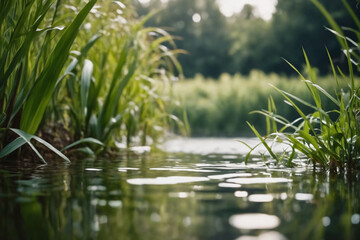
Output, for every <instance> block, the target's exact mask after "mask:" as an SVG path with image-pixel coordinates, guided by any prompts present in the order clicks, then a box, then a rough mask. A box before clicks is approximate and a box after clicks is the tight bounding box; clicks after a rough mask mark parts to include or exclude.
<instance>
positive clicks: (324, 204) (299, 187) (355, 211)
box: [0, 153, 360, 240]
mask: <svg viewBox="0 0 360 240" xmlns="http://www.w3.org/2000/svg"><path fill="white" fill-rule="evenodd" d="M0 169H1V170H0V184H1V185H0V186H1V188H0V212H1V215H0V239H161V240H162V239H239V240H246V239H261V240H263V239H280V240H281V239H359V236H360V204H359V197H360V191H359V190H360V187H359V178H360V174H355V175H354V176H352V178H351V179H350V180H349V179H348V178H347V177H346V176H345V177H344V176H342V177H337V178H334V177H331V176H330V175H329V174H328V173H324V172H321V171H315V172H314V171H313V170H312V169H307V168H306V167H305V165H304V164H301V163H300V167H298V168H295V169H289V168H284V167H275V166H274V165H273V163H271V161H269V162H265V163H264V162H263V161H262V160H260V159H259V158H254V159H253V160H252V161H251V162H250V163H249V164H248V165H245V164H244V163H243V156H242V155H241V154H240V155H233V154H232V155H229V154H206V155H196V154H175V153H173V154H169V155H139V156H131V157H127V158H124V159H119V160H104V159H98V160H86V159H84V160H81V159H80V160H76V161H73V162H72V163H71V164H65V163H58V164H56V165H54V164H50V165H47V166H33V165H29V166H25V167H19V166H17V165H16V164H13V165H7V166H3V165H0Z"/></svg>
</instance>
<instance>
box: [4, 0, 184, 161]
mask: <svg viewBox="0 0 360 240" xmlns="http://www.w3.org/2000/svg"><path fill="white" fill-rule="evenodd" d="M153 14H155V13H151V14H149V15H148V16H146V17H143V18H141V19H140V18H138V17H137V15H136V12H135V10H134V8H133V7H132V2H131V1H121V2H120V1H102V0H90V1H87V3H85V2H81V1H77V0H67V1H61V0H18V1H2V2H1V4H0V32H1V35H0V59H1V60H0V93H1V94H0V157H6V156H8V155H9V154H11V153H12V152H14V151H15V150H18V149H20V148H21V147H22V146H24V145H25V144H26V145H27V146H29V147H30V149H31V150H34V149H35V148H36V147H37V145H36V144H37V143H41V144H42V145H44V146H45V147H46V148H48V149H50V150H51V151H52V152H53V153H55V154H56V155H59V156H61V157H63V158H64V159H65V160H68V159H67V158H66V157H64V155H63V154H59V153H60V152H58V151H57V150H56V151H54V150H55V148H54V147H53V146H52V145H51V144H54V145H56V147H57V148H58V149H60V148H61V149H62V150H63V151H68V150H69V149H74V148H79V147H81V149H80V150H81V151H83V152H86V153H89V154H96V153H98V152H105V151H110V150H114V149H115V150H116V151H120V149H119V146H121V148H122V147H123V146H125V147H126V146H128V147H129V146H131V145H134V144H135V145H146V144H151V143H154V142H156V140H157V139H158V138H159V137H160V136H162V135H163V134H164V132H166V131H167V130H168V129H169V128H170V125H171V124H172V123H173V122H174V121H175V122H176V123H177V124H178V125H179V126H180V127H181V124H182V123H181V121H180V120H179V119H177V118H175V117H173V116H172V115H171V114H169V113H168V111H167V105H168V103H169V102H171V101H172V99H171V91H170V88H171V84H170V82H171V81H172V79H173V78H174V76H175V72H177V73H180V75H181V67H180V65H179V63H178V62H177V60H176V55H177V54H178V53H179V52H180V51H179V50H176V49H175V47H176V46H175V44H174V42H173V39H172V36H170V35H169V34H168V33H167V32H166V31H164V30H162V29H160V28H151V27H148V28H145V27H144V23H145V22H146V21H147V20H148V19H149V18H150V17H151V16H152V15H153ZM165 45H166V46H167V47H166V46H165ZM39 136H41V137H42V138H43V139H41V138H39ZM32 140H36V142H31V141H32ZM43 140H47V141H48V142H45V141H43ZM58 140H59V142H60V143H59V144H55V141H58ZM34 144H35V145H34ZM116 151H115V152H116ZM20 152H21V151H20ZM33 152H34V153H35V155H34V156H38V157H39V158H40V159H41V160H42V161H45V160H44V158H43V157H42V156H41V154H40V153H39V152H38V151H35V150H34V151H33ZM23 155H24V154H23Z"/></svg>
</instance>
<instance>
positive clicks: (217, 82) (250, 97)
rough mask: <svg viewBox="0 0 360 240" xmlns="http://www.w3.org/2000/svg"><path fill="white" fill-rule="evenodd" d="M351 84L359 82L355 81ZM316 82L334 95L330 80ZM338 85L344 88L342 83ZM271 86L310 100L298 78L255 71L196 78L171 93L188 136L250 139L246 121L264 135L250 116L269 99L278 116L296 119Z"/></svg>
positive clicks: (329, 105) (258, 120)
mask: <svg viewBox="0 0 360 240" xmlns="http://www.w3.org/2000/svg"><path fill="white" fill-rule="evenodd" d="M312 71H316V70H315V69H313V70H312ZM355 81H356V82H359V79H355ZM318 82H319V84H321V85H324V86H325V89H326V90H327V91H328V92H330V93H332V94H335V90H336V87H337V85H336V82H335V81H332V77H331V76H326V77H319V78H318ZM341 84H342V86H344V87H345V84H344V83H341ZM271 85H273V86H276V87H277V88H279V89H284V90H285V91H287V92H289V93H291V94H294V95H296V96H301V97H302V99H304V100H305V101H311V99H312V96H311V94H310V93H309V92H308V90H307V87H306V85H304V84H302V82H301V80H300V79H299V78H298V77H287V76H284V75H278V74H265V73H263V72H261V71H256V70H253V71H252V72H251V73H250V74H249V75H248V76H242V75H240V74H236V75H229V74H222V75H221V76H220V77H219V78H218V79H211V78H204V77H203V76H201V75H197V76H196V77H195V78H192V79H186V80H185V81H180V82H176V83H175V84H174V88H173V91H174V96H175V97H176V98H177V99H179V100H180V101H181V102H182V103H183V105H184V108H185V110H186V113H187V119H188V122H189V126H190V128H191V134H192V136H201V137H209V136H210V137H216V136H218V137H239V136H252V131H251V129H249V127H248V125H247V124H246V122H247V121H248V122H251V123H252V124H254V125H255V126H256V128H257V129H258V130H259V132H261V133H262V134H264V135H265V134H266V120H265V119H263V118H261V117H259V115H256V114H251V112H252V111H255V110H258V109H267V108H268V103H267V98H268V97H269V96H270V95H271V96H272V99H273V101H274V103H275V104H276V106H277V111H278V114H279V115H282V116H284V117H286V118H287V119H289V120H291V121H293V120H295V119H296V118H297V113H296V110H295V109H294V108H292V107H290V106H289V105H287V104H285V103H284V99H283V98H282V96H281V95H280V94H278V92H277V91H276V90H275V89H274V88H273V87H271ZM322 104H323V106H324V108H325V109H331V108H332V107H333V106H334V103H333V102H332V101H330V100H329V99H326V98H324V97H322ZM173 109H174V110H173V113H174V114H175V115H177V116H178V117H182V116H183V110H182V109H181V108H177V107H174V108H173ZM304 111H305V112H307V113H310V111H311V108H309V107H306V109H305V110H304Z"/></svg>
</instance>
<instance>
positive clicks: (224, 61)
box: [137, 0, 359, 78]
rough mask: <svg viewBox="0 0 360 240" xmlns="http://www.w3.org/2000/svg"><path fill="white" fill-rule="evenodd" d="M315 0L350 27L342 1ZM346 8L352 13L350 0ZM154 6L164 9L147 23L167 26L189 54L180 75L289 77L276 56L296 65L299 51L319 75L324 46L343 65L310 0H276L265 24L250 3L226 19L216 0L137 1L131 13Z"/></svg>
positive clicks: (182, 59)
mask: <svg viewBox="0 0 360 240" xmlns="http://www.w3.org/2000/svg"><path fill="white" fill-rule="evenodd" d="M320 2H321V3H322V4H323V5H324V7H325V8H326V9H327V10H328V11H329V12H330V13H331V15H332V16H333V17H334V18H335V20H336V21H337V22H338V23H339V25H340V26H348V27H352V26H354V22H353V21H352V20H351V17H350V16H349V15H348V14H347V12H346V9H344V7H343V4H342V1H326V0H322V1H320ZM349 4H350V5H351V7H352V8H353V9H356V7H355V6H356V1H355V0H351V1H349ZM160 6H162V7H163V8H164V10H163V11H161V12H160V13H159V14H158V15H157V16H156V17H155V18H153V19H152V20H151V21H149V23H148V24H149V25H154V26H161V27H168V28H169V30H170V31H171V33H172V34H173V35H175V36H178V37H179V40H177V41H176V44H177V45H178V47H179V48H181V49H185V50H186V51H188V52H189V54H188V55H181V56H179V61H180V62H181V64H182V65H183V66H184V73H185V76H186V77H194V76H195V74H196V73H201V74H203V75H204V76H205V77H212V78H217V77H218V76H219V75H220V74H221V73H223V72H228V73H231V74H234V73H241V74H248V73H250V71H251V70H252V69H258V70H261V71H263V72H265V73H271V72H275V73H286V74H293V73H294V72H293V71H292V69H290V68H289V67H288V65H287V64H286V63H284V61H282V59H281V58H285V59H287V60H289V61H290V62H291V63H293V64H294V65H295V66H299V67H301V66H302V64H303V55H302V51H301V48H302V47H304V48H305V49H306V50H307V51H308V52H309V58H310V60H311V62H312V63H313V66H314V67H315V68H317V69H319V71H320V73H322V74H326V73H329V72H330V71H331V69H330V68H329V66H328V57H327V55H326V52H325V53H324V51H322V50H323V49H324V48H325V46H326V47H327V48H328V49H329V51H330V52H332V54H333V57H334V61H335V63H336V64H345V63H346V59H345V58H344V57H343V56H342V55H341V52H340V50H339V49H338V47H337V43H336V39H334V38H333V37H332V34H331V33H330V32H328V31H324V26H329V24H328V23H327V22H326V19H325V18H324V17H323V16H322V14H321V13H320V12H319V11H318V10H317V9H316V8H314V6H313V4H312V3H311V1H310V0H293V1H287V0H278V4H277V11H276V12H275V13H274V15H273V18H272V19H271V20H270V21H264V20H263V19H261V18H259V17H256V16H255V14H254V9H253V7H251V6H250V5H247V6H246V7H245V8H243V10H242V11H241V12H240V13H238V14H235V15H233V16H232V17H230V18H226V17H225V16H224V15H222V14H221V13H220V10H219V8H218V6H217V3H216V0H199V1H191V0H169V1H168V2H167V3H166V4H165V5H163V4H161V1H160V0H151V1H150V3H149V4H147V5H144V4H143V5H142V4H140V3H138V4H137V9H138V10H139V12H140V14H145V13H147V12H149V11H151V10H152V9H157V8H159V7H160ZM194 13H199V14H200V15H201V17H202V20H201V21H200V22H198V23H195V22H193V21H192V16H193V14H194ZM357 13H359V11H357Z"/></svg>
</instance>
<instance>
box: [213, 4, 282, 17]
mask: <svg viewBox="0 0 360 240" xmlns="http://www.w3.org/2000/svg"><path fill="white" fill-rule="evenodd" d="M217 2H218V4H219V7H220V11H221V12H222V13H223V14H224V15H225V16H231V15H232V14H233V13H236V12H240V11H241V9H242V8H243V7H244V5H245V4H250V5H252V6H254V7H255V9H256V11H257V12H256V14H257V15H258V16H259V17H261V18H263V19H265V20H269V19H271V15H272V14H273V13H274V12H275V10H276V8H275V6H276V3H277V0H217Z"/></svg>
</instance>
